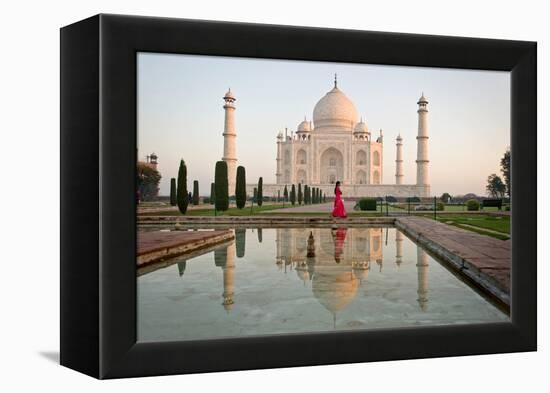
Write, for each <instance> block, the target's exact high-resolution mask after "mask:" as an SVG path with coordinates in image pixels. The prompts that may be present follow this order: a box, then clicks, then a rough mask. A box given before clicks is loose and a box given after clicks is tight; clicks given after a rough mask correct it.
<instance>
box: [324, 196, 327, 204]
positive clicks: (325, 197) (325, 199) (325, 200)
mask: <svg viewBox="0 0 550 393" xmlns="http://www.w3.org/2000/svg"><path fill="white" fill-rule="evenodd" d="M323 202H325V203H327V194H323Z"/></svg>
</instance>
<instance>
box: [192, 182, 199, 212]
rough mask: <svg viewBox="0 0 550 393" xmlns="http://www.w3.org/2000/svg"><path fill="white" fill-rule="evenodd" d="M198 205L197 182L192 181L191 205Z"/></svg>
mask: <svg viewBox="0 0 550 393" xmlns="http://www.w3.org/2000/svg"><path fill="white" fill-rule="evenodd" d="M198 204H199V181H198V180H193V205H195V206H197V205H198Z"/></svg>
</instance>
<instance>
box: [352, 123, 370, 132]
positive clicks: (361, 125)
mask: <svg viewBox="0 0 550 393" xmlns="http://www.w3.org/2000/svg"><path fill="white" fill-rule="evenodd" d="M353 132H354V133H356V134H357V133H368V132H369V129H368V127H367V124H366V123H364V122H363V119H361V121H360V122H359V123H357V124H356V125H355V128H354V129H353Z"/></svg>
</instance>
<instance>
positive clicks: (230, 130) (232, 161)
mask: <svg viewBox="0 0 550 393" xmlns="http://www.w3.org/2000/svg"><path fill="white" fill-rule="evenodd" d="M223 100H224V101H225V104H224V105H223V109H225V123H224V129H223V157H222V160H223V161H225V162H226V163H227V184H228V185H229V195H230V196H231V195H235V183H236V176H237V131H236V130H235V101H236V99H235V96H234V95H233V93H232V92H231V89H229V91H228V92H227V93H225V96H224V97H223Z"/></svg>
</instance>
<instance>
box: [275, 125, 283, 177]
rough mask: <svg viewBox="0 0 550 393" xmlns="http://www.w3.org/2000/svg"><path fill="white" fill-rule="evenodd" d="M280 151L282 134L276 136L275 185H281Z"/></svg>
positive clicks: (281, 165)
mask: <svg viewBox="0 0 550 393" xmlns="http://www.w3.org/2000/svg"><path fill="white" fill-rule="evenodd" d="M282 150H283V133H282V132H279V134H278V135H277V172H276V173H275V178H276V179H277V184H283V173H282V170H283V169H282V167H283V163H282Z"/></svg>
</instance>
